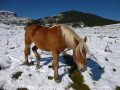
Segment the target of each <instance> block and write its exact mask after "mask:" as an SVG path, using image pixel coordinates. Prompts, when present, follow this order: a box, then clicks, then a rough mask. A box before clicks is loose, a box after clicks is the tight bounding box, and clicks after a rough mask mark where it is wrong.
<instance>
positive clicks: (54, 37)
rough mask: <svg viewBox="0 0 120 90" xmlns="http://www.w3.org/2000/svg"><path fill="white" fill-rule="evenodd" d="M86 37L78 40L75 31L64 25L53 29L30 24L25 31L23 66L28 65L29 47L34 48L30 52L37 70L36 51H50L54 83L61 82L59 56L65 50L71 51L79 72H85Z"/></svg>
mask: <svg viewBox="0 0 120 90" xmlns="http://www.w3.org/2000/svg"><path fill="white" fill-rule="evenodd" d="M86 41H87V36H85V37H84V39H82V38H80V37H79V36H78V35H77V34H76V33H75V31H73V30H72V29H71V28H69V27H68V26H65V25H56V26H54V27H43V26H40V25H37V24H32V25H31V26H29V27H28V28H27V30H26V31H25V50H24V53H25V65H29V64H28V55H30V45H31V44H32V43H34V44H35V46H34V47H33V48H32V51H33V52H34V54H35V57H36V62H37V66H36V67H37V68H38V69H39V68H40V55H39V54H38V52H37V49H38V48H39V49H41V50H45V51H51V52H52V56H53V62H52V67H53V70H54V81H55V82H57V83H60V82H61V79H60V77H59V74H58V66H59V62H58V58H59V54H60V53H61V52H62V51H63V50H64V49H66V48H69V49H73V57H74V59H75V61H76V64H77V67H78V69H79V71H80V72H84V71H86V70H87V65H86V54H87V53H88V51H89V49H88V46H87V45H86Z"/></svg>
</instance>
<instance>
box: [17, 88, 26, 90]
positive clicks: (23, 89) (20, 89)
mask: <svg viewBox="0 0 120 90" xmlns="http://www.w3.org/2000/svg"><path fill="white" fill-rule="evenodd" d="M17 90H28V89H27V88H18V89H17Z"/></svg>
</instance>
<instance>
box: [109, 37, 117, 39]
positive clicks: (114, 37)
mask: <svg viewBox="0 0 120 90" xmlns="http://www.w3.org/2000/svg"><path fill="white" fill-rule="evenodd" d="M108 38H112V39H114V38H117V37H112V36H109V37H108Z"/></svg>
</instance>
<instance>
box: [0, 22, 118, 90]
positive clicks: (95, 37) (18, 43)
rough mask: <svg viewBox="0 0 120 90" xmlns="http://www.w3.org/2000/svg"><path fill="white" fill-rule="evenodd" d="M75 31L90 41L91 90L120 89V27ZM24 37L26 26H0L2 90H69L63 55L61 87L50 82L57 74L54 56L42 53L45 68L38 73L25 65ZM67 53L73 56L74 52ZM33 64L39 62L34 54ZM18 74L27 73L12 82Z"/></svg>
mask: <svg viewBox="0 0 120 90" xmlns="http://www.w3.org/2000/svg"><path fill="white" fill-rule="evenodd" d="M74 30H75V32H76V33H77V34H78V35H79V36H80V37H82V38H83V37H84V36H87V37H88V41H87V45H88V47H89V50H90V54H91V56H88V58H91V60H87V71H85V72H84V73H82V75H83V76H84V80H85V84H87V85H88V86H89V88H90V89H91V90H115V89H116V86H120V24H114V25H107V26H102V27H99V26H97V27H86V28H76V29H74ZM24 33H25V30H24V27H23V26H15V25H4V24H0V68H2V70H0V89H6V90H16V89H17V88H24V87H25V88H27V89H29V90H65V88H66V87H68V86H69V85H70V84H71V83H72V80H71V79H70V78H69V72H68V71H66V69H67V68H68V67H69V66H68V65H66V64H65V63H64V59H63V57H62V54H61V55H60V57H59V60H60V62H59V75H60V77H61V78H62V82H61V83H59V84H57V83H55V82H54V80H49V79H48V76H53V74H54V71H53V70H52V69H51V68H49V65H51V64H52V53H51V52H45V51H42V50H38V52H39V53H40V54H41V65H43V66H42V68H40V69H36V67H35V65H32V66H29V67H27V66H25V65H23V63H24ZM106 46H107V47H106ZM105 49H107V50H108V51H105ZM67 53H68V54H70V55H72V50H70V51H67ZM31 61H33V62H35V56H34V54H33V52H32V51H31V55H30V56H29V62H31ZM17 72H23V73H22V74H21V76H20V77H19V78H18V79H14V78H12V77H13V76H14V74H15V73H17ZM70 89H71V90H72V88H70Z"/></svg>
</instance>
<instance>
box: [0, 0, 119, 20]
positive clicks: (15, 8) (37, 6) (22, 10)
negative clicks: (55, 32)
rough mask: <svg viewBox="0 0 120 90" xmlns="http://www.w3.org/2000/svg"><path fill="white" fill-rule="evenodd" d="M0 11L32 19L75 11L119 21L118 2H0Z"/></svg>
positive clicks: (87, 0) (47, 0) (44, 0)
mask: <svg viewBox="0 0 120 90" xmlns="http://www.w3.org/2000/svg"><path fill="white" fill-rule="evenodd" d="M0 10H8V11H12V12H15V13H17V15H18V16H19V17H30V18H33V19H39V18H43V17H47V16H53V15H57V14H59V13H61V12H64V11H70V10H77V11H81V12H85V13H91V14H95V15H98V16H101V17H104V18H107V19H112V20H118V21H120V0H0Z"/></svg>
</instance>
